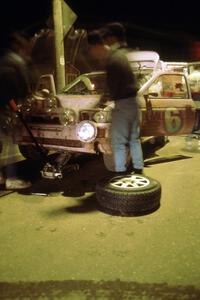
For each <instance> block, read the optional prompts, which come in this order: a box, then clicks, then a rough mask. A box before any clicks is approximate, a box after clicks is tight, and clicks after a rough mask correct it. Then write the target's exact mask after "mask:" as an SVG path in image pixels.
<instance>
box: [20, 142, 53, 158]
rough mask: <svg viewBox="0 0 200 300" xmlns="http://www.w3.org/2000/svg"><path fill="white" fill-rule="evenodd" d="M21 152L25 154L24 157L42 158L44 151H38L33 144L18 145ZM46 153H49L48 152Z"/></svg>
mask: <svg viewBox="0 0 200 300" xmlns="http://www.w3.org/2000/svg"><path fill="white" fill-rule="evenodd" d="M18 147H19V151H20V153H21V154H22V155H23V157H24V158H26V159H29V160H35V161H37V160H41V159H42V158H43V157H42V153H40V152H39V151H38V149H37V148H36V146H33V145H18ZM46 154H48V153H47V152H46Z"/></svg>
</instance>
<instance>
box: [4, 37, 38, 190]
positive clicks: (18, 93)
mask: <svg viewBox="0 0 200 300" xmlns="http://www.w3.org/2000/svg"><path fill="white" fill-rule="evenodd" d="M0 37H1V48H0V97H1V100H0V114H1V122H0V123H1V124H0V139H1V141H3V140H4V139H5V137H7V136H9V137H10V140H12V138H11V136H12V130H13V128H10V124H11V122H10V121H11V119H12V111H11V109H10V107H9V102H10V101H11V100H12V99H13V100H14V101H15V102H16V103H17V104H20V103H22V102H23V101H24V99H25V98H26V97H27V96H28V95H29V94H30V92H31V85H32V82H31V78H32V74H31V73H32V69H28V64H27V60H26V59H27V57H25V56H24V57H23V56H22V54H20V53H22V52H23V51H24V53H26V49H27V50H28V48H26V46H25V45H24V44H23V43H22V41H21V42H19V39H17V38H16V36H15V34H14V33H13V32H12V31H10V32H8V31H6V32H4V33H3V34H1V35H0ZM20 43H21V44H20ZM7 147H10V149H9V150H8V152H10V154H12V156H14V155H16V153H15V151H16V150H15V147H14V145H13V144H9V145H7ZM0 163H1V165H0V185H1V186H2V185H5V187H6V188H7V189H20V188H27V187H29V186H30V185H31V183H30V182H29V181H25V180H23V179H22V178H19V176H18V174H17V170H16V169H15V168H14V167H13V166H12V165H9V164H7V162H6V161H2V159H1V161H0Z"/></svg>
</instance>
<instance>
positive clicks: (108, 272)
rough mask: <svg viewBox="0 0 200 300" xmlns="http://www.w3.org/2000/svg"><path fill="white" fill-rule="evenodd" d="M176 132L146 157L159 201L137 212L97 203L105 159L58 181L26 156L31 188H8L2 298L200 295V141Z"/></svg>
mask: <svg viewBox="0 0 200 300" xmlns="http://www.w3.org/2000/svg"><path fill="white" fill-rule="evenodd" d="M169 140H170V141H169V143H168V144H167V145H166V146H165V147H163V148H161V149H159V150H157V151H155V152H152V153H151V154H149V156H147V157H146V160H145V175H147V176H150V177H152V178H155V179H157V180H158V181H159V182H160V183H161V187H162V194H161V205H160V208H159V209H158V210H156V211H155V212H153V213H151V214H148V215H143V216H139V217H121V216H112V215H109V214H105V213H103V212H101V211H99V210H98V208H97V202H96V195H95V185H96V183H97V182H98V181H99V180H100V179H101V178H103V177H105V176H106V175H107V174H108V172H107V170H106V169H105V167H104V165H103V162H102V158H101V157H100V158H99V157H96V156H94V157H89V158H87V159H86V158H84V159H82V160H81V159H80V160H79V163H80V170H79V171H76V172H70V173H66V174H65V176H64V178H63V179H62V180H50V179H42V178H41V177H40V166H39V165H36V164H30V163H28V162H27V161H24V160H21V158H20V156H19V157H18V158H17V161H18V162H16V163H15V162H13V163H15V164H16V166H17V167H18V168H19V169H20V170H21V172H22V173H23V174H25V176H26V177H27V178H28V179H31V180H32V182H33V186H32V187H31V189H29V190H28V191H27V190H26V191H18V192H17V191H1V195H0V196H1V197H0V224H1V230H0V241H1V242H0V299H42V300H43V299H70V300H71V299H72V300H73V299H75V300H79V299H80V300H82V299H84V300H85V299H87V300H88V299H89V300H90V299H116V300H121V299H131V300H183V299H184V300H193V299H195V300H199V299H200V238H199V231H200V217H199V212H200V208H199V207H200V196H199V193H200V150H199V149H198V140H197V139H193V145H192V148H191V149H187V148H186V144H185V137H183V136H181V137H170V138H169ZM32 192H37V193H38V195H33V194H31V193H32ZM6 193H7V194H6ZM40 194H41V195H40ZM42 194H44V195H42ZM45 194H47V195H45Z"/></svg>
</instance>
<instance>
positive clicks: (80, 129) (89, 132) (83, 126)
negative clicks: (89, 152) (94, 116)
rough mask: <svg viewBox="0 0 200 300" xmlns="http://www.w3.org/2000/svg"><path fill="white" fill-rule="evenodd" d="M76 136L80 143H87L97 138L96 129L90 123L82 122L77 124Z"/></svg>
mask: <svg viewBox="0 0 200 300" xmlns="http://www.w3.org/2000/svg"><path fill="white" fill-rule="evenodd" d="M76 135H77V137H78V139H79V140H80V141H81V142H85V143H89V142H91V141H93V140H94V139H95V138H96V136H97V128H96V126H95V125H94V124H93V123H92V122H90V121H82V122H81V123H79V124H78V126H77V129H76Z"/></svg>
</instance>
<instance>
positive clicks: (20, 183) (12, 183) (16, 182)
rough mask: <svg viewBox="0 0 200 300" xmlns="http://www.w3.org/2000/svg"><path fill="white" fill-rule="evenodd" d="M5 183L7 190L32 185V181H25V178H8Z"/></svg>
mask: <svg viewBox="0 0 200 300" xmlns="http://www.w3.org/2000/svg"><path fill="white" fill-rule="evenodd" d="M5 185H6V189H7V190H19V189H26V188H28V187H30V186H31V182H30V181H25V180H23V179H17V178H7V179H6V183H5Z"/></svg>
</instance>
